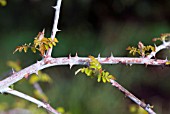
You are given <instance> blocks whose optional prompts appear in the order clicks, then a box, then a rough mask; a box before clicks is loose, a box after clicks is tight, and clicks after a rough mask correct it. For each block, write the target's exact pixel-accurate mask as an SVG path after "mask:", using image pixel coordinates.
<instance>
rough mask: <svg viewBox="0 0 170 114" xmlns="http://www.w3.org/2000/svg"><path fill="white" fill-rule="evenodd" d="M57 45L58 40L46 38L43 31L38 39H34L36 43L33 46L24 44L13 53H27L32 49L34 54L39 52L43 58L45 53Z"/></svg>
mask: <svg viewBox="0 0 170 114" xmlns="http://www.w3.org/2000/svg"><path fill="white" fill-rule="evenodd" d="M56 43H58V40H57V38H54V39H52V38H46V37H44V30H43V32H39V33H38V35H37V37H35V38H34V42H33V44H32V45H31V43H29V44H24V45H22V46H17V47H16V49H15V51H14V52H13V53H15V52H17V51H19V52H22V51H24V52H25V53H26V52H27V50H28V49H29V48H30V49H31V50H32V52H34V53H36V52H37V51H39V52H40V53H41V55H42V56H43V55H44V54H45V51H47V50H48V49H49V48H52V47H53V46H56Z"/></svg>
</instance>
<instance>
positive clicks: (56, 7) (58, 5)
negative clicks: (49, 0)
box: [46, 0, 62, 57]
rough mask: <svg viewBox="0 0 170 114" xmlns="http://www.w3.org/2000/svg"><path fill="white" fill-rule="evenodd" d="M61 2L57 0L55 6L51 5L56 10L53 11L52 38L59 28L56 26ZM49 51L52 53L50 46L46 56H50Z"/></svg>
mask: <svg viewBox="0 0 170 114" xmlns="http://www.w3.org/2000/svg"><path fill="white" fill-rule="evenodd" d="M61 2H62V0H58V1H57V5H56V6H55V7H53V8H54V9H55V10H56V11H55V17H54V23H53V29H52V32H51V38H52V40H53V39H54V38H55V35H56V32H58V31H60V30H58V28H57V26H58V20H59V14H60V7H61ZM51 53H52V48H50V49H49V50H48V51H47V53H46V56H47V57H51Z"/></svg>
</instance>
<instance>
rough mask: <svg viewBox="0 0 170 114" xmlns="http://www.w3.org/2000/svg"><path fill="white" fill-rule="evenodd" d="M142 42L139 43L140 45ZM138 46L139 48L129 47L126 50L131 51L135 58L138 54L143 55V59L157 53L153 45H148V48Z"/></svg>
mask: <svg viewBox="0 0 170 114" xmlns="http://www.w3.org/2000/svg"><path fill="white" fill-rule="evenodd" d="M140 43H141V42H139V44H140ZM139 44H138V47H131V46H129V47H127V48H126V50H128V51H129V53H130V54H132V55H133V56H134V55H136V53H137V54H139V55H141V56H142V57H145V56H147V55H149V54H150V53H151V52H153V51H155V47H154V46H151V45H148V46H144V45H142V46H140V45H139Z"/></svg>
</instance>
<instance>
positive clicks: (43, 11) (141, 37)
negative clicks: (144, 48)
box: [0, 0, 170, 114]
mask: <svg viewBox="0 0 170 114" xmlns="http://www.w3.org/2000/svg"><path fill="white" fill-rule="evenodd" d="M55 4H56V0H8V1H7V5H6V6H0V49H1V53H0V74H1V77H0V79H3V78H5V77H6V76H7V74H8V72H9V71H11V68H10V67H8V66H7V65H6V63H7V61H9V60H13V61H19V63H20V64H21V66H22V67H23V68H24V67H27V66H29V65H31V64H33V63H34V62H36V61H37V60H40V59H41V57H40V56H39V54H38V53H37V54H33V53H32V52H31V51H29V52H28V53H26V54H25V53H16V54H13V51H14V50H15V47H16V46H18V45H21V44H24V43H29V42H32V41H33V39H34V37H36V35H37V34H38V32H40V31H42V29H43V28H45V29H46V37H50V31H51V29H52V25H53V18H54V9H53V8H52V7H51V6H54V5H55ZM169 7H170V1H169V0H164V1H161V0H157V1H154V0H63V3H62V7H61V14H60V20H59V25H58V26H59V27H58V28H59V29H61V30H62V31H61V32H58V33H57V38H58V40H59V44H58V45H57V46H56V47H55V48H54V51H53V57H63V56H68V55H69V54H70V53H71V54H72V56H74V55H75V53H76V52H78V55H79V56H82V57H87V56H88V55H93V56H95V57H97V55H98V54H99V53H100V54H101V56H102V57H108V56H110V53H111V52H112V53H113V55H114V56H118V57H125V56H130V55H129V54H128V52H127V51H126V47H128V46H129V45H130V46H136V45H137V44H138V42H139V41H142V42H143V43H144V44H146V45H148V44H151V45H153V42H152V38H155V37H159V36H160V34H161V33H168V32H170V22H169V19H170V15H169V14H170V9H169ZM158 44H160V42H158ZM169 53H170V52H169V51H168V50H164V51H161V52H159V53H158V54H157V58H160V59H165V58H166V57H168V56H169V55H170V54H169ZM78 68H80V66H74V67H73V68H72V69H71V70H70V69H69V66H56V67H51V68H47V69H44V70H43V72H46V73H48V74H49V75H50V76H51V78H52V79H53V83H52V84H47V83H41V86H42V88H43V90H44V92H45V93H46V95H47V96H48V97H49V103H50V104H51V105H52V106H53V107H58V106H61V107H64V109H65V110H66V111H68V112H70V113H71V114H131V113H132V112H130V111H129V108H130V107H131V105H132V104H134V103H133V102H132V101H130V100H129V99H128V98H126V97H125V96H124V95H123V94H122V93H121V92H120V91H118V90H117V89H115V88H114V87H112V86H111V85H110V84H102V83H97V81H96V80H94V79H90V78H87V77H86V76H85V75H81V74H78V76H75V75H74V72H75V71H76V70H77V69H78ZM103 68H105V69H107V70H108V71H110V73H112V74H113V75H114V76H115V77H116V79H117V81H118V82H119V83H120V84H122V85H123V86H124V87H125V88H127V89H128V90H129V91H131V92H132V93H133V94H134V95H136V96H137V97H139V98H140V99H142V100H144V101H145V102H147V103H150V104H151V105H154V110H155V111H156V112H157V113H160V114H168V113H170V108H169V107H170V90H169V88H170V83H169V80H170V76H169V74H170V71H169V68H168V67H165V68H164V67H163V66H147V67H145V66H144V65H132V66H131V67H130V66H126V65H104V66H103ZM15 88H16V89H17V90H20V91H22V92H24V93H27V94H29V95H33V93H32V90H33V87H32V86H30V85H29V84H28V82H27V80H26V79H24V80H23V81H22V82H21V83H17V84H16V85H15ZM17 100H18V98H16V97H15V96H11V95H6V96H4V95H0V103H1V102H2V103H4V102H5V103H7V105H8V106H9V107H11V108H13V106H12V103H13V102H17ZM2 103H1V104H2ZM29 105H30V104H29ZM29 105H28V106H29ZM35 110H38V108H36V107H35ZM133 114H137V112H134V113H133Z"/></svg>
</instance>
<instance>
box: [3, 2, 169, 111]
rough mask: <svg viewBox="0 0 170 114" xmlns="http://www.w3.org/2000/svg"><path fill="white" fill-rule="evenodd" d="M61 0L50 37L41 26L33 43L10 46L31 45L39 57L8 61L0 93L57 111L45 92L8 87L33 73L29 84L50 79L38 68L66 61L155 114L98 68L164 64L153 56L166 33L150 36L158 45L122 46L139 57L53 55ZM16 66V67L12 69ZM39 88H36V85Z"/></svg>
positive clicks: (164, 46)
mask: <svg viewBox="0 0 170 114" xmlns="http://www.w3.org/2000/svg"><path fill="white" fill-rule="evenodd" d="M61 1H62V0H58V1H57V5H56V6H55V7H54V9H55V10H56V12H55V18H54V24H53V29H52V32H51V37H50V38H46V37H45V35H44V34H45V30H43V31H42V32H39V33H38V35H37V37H35V38H34V41H33V43H29V44H24V45H22V46H17V47H16V49H15V50H14V53H15V52H17V51H19V52H21V51H24V52H27V51H28V49H31V50H32V51H33V52H34V53H36V52H40V55H41V56H42V60H40V61H37V62H36V63H34V64H32V65H30V66H28V67H26V68H24V69H21V68H18V67H16V66H15V64H13V63H12V62H11V63H9V66H11V67H15V71H17V72H15V71H13V74H12V75H10V76H9V77H7V78H6V79H3V80H1V81H0V92H1V93H2V94H3V93H8V94H12V95H16V96H18V97H21V98H23V99H26V100H28V101H31V102H33V103H35V104H37V105H38V107H43V108H45V109H47V110H48V111H50V112H52V113H54V114H59V113H60V112H58V111H57V110H55V109H54V108H52V107H51V106H50V105H49V104H48V103H46V102H45V101H46V96H45V95H44V96H41V95H42V93H41V94H40V98H41V99H42V100H43V102H41V101H39V100H37V99H35V98H33V97H30V96H28V95H26V94H23V93H21V92H19V91H16V90H14V89H13V88H11V85H13V84H14V83H16V82H18V81H19V80H21V79H22V78H24V77H25V78H28V77H29V76H30V75H32V74H34V75H33V76H31V78H30V80H29V81H30V83H31V84H36V83H37V82H38V81H43V80H44V79H45V80H46V81H49V82H50V79H49V76H47V75H46V74H43V73H42V72H40V70H42V69H45V68H48V67H51V66H57V65H70V69H71V68H72V66H73V65H85V66H86V67H83V68H80V69H78V70H77V71H75V74H77V73H80V72H81V73H84V74H86V75H87V76H88V77H91V78H96V79H97V81H98V82H104V83H106V82H107V83H111V84H112V86H114V87H116V88H117V89H118V90H120V91H121V92H123V93H124V95H125V96H127V97H128V98H130V99H131V100H132V101H134V102H135V103H136V104H137V105H139V106H140V107H142V108H143V109H144V110H146V111H147V112H148V113H149V114H156V113H155V112H154V111H153V109H152V108H153V106H151V105H149V104H146V103H144V102H143V101H141V100H140V99H138V98H137V97H135V96H134V95H133V94H132V93H130V92H129V91H128V90H126V89H125V88H124V87H123V86H121V85H120V84H119V83H118V82H117V81H116V79H115V76H113V75H112V74H110V73H109V72H107V71H106V70H104V69H103V68H102V64H119V63H120V64H129V65H132V64H143V65H146V66H147V65H160V66H162V65H164V66H168V65H170V61H168V60H167V59H165V60H162V59H158V58H156V54H157V53H158V52H159V51H161V50H163V49H167V48H169V47H170V41H169V39H168V38H169V37H170V34H161V36H160V38H154V39H153V41H161V42H162V44H161V45H159V46H156V44H154V45H153V46H152V45H148V46H145V45H144V44H143V43H142V42H139V43H138V46H137V47H132V46H129V47H127V49H126V50H128V51H129V53H130V54H132V55H137V54H138V56H139V57H114V56H113V55H112V54H111V56H110V57H100V54H99V56H98V57H97V58H95V57H93V56H91V55H90V56H88V57H79V56H78V55H77V54H76V56H75V57H71V55H69V56H68V57H57V58H53V57H52V56H51V53H52V49H53V47H54V46H56V43H58V40H57V38H55V35H56V32H58V31H59V30H58V28H57V25H58V19H59V13H60V6H61ZM16 68H18V70H17V69H16ZM35 74H36V75H39V76H40V78H37V77H36V75H35ZM37 90H39V89H37Z"/></svg>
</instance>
